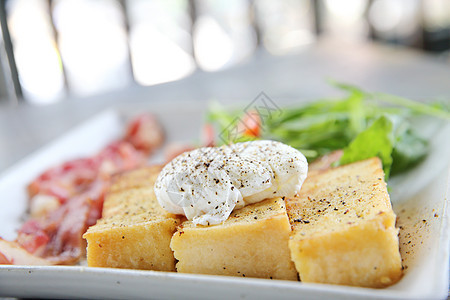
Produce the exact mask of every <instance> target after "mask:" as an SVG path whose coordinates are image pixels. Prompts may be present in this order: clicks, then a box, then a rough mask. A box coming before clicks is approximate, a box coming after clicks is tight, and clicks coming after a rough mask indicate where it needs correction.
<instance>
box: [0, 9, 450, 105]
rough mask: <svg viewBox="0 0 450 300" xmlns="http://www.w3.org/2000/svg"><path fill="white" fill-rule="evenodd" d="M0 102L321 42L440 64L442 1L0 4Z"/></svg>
mask: <svg viewBox="0 0 450 300" xmlns="http://www.w3.org/2000/svg"><path fill="white" fill-rule="evenodd" d="M0 3H1V5H0V20H1V27H2V31H1V39H0V69H1V72H0V103H21V102H24V103H28V104H31V105H45V104H50V103H55V102H60V101H64V99H67V98H68V97H71V98H74V97H75V98H77V97H79V98H83V97H87V96H92V95H97V94H101V93H105V92H111V91H115V90H119V89H125V88H129V87H131V86H136V85H137V86H151V85H157V84H161V83H166V82H172V81H177V80H180V79H182V78H184V77H187V76H189V75H191V74H193V73H194V72H217V71H220V70H224V69H227V68H230V67H233V66H236V65H239V64H243V63H245V62H246V61H248V60H249V59H251V58H252V56H255V55H257V53H258V52H261V51H264V52H268V53H270V54H271V55H275V56H278V55H289V54H292V53H296V52H298V51H301V49H302V48H303V47H305V46H306V45H309V44H311V43H315V42H316V41H317V40H320V39H322V38H324V37H326V38H333V39H334V38H336V39H340V40H349V41H358V42H365V41H375V42H377V43H386V44H393V45H401V46H405V47H412V48H415V49H419V51H424V52H430V53H435V54H437V55H438V56H440V57H441V58H442V59H443V60H445V61H447V62H449V61H450V52H449V51H450V1H448V0H286V1H272V0H0Z"/></svg>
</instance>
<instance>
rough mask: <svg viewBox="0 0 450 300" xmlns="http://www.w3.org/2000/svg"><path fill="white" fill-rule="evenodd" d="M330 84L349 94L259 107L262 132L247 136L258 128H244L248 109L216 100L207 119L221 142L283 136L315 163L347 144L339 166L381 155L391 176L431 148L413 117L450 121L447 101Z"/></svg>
mask: <svg viewBox="0 0 450 300" xmlns="http://www.w3.org/2000/svg"><path fill="white" fill-rule="evenodd" d="M331 84H332V85H334V86H336V87H337V88H338V89H340V90H342V91H343V92H344V93H345V96H344V97H341V98H337V99H319V100H316V101H313V102H310V103H307V104H301V105H294V106H291V107H284V108H282V109H281V113H277V114H274V113H270V112H269V113H267V114H264V113H263V112H260V118H261V119H260V120H259V121H260V123H259V126H260V127H259V128H258V130H256V131H257V132H258V135H248V132H255V130H254V129H253V130H250V131H246V130H240V129H242V128H244V129H245V125H246V119H249V118H248V111H242V109H240V110H239V109H238V110H228V109H226V108H225V107H223V106H221V105H219V104H218V103H214V104H213V105H212V106H211V108H210V110H209V113H208V115H207V121H208V122H210V123H212V124H213V125H215V128H216V131H217V132H218V133H219V134H218V135H217V139H216V144H218V145H220V144H224V143H231V142H238V141H247V140H252V139H272V140H278V141H280V142H283V143H285V144H288V145H291V146H292V147H294V148H297V149H299V150H300V151H301V152H302V153H303V154H304V155H305V156H306V158H307V159H308V161H310V162H311V161H313V160H315V159H316V158H318V157H320V156H322V155H325V154H328V153H330V152H332V151H334V150H340V149H343V156H342V157H341V159H340V161H338V162H337V164H338V165H339V164H347V163H351V162H355V161H358V160H362V159H365V158H369V157H372V156H378V157H380V159H381V160H382V162H383V168H384V171H385V174H386V177H388V176H389V174H392V175H395V174H398V173H401V172H403V171H406V170H408V169H409V168H411V167H413V166H415V165H416V164H418V163H419V162H420V161H421V160H422V159H423V158H424V157H425V156H426V155H427V153H428V150H429V147H428V142H427V140H426V139H424V138H423V137H421V136H420V135H419V134H418V133H417V132H416V130H415V128H414V126H412V121H413V120H414V118H416V117H417V116H421V115H427V116H431V117H433V118H434V119H442V120H444V121H445V122H448V121H449V120H450V112H449V110H448V108H449V107H450V105H448V103H447V105H445V104H444V105H442V104H439V103H433V104H426V103H421V102H416V101H413V100H409V99H406V98H402V97H398V96H394V95H389V94H384V93H369V92H366V91H363V90H362V89H360V88H358V87H356V86H353V85H349V84H344V83H339V82H334V81H333V82H331ZM256 109H257V110H258V108H256ZM252 124H253V125H254V122H253V123H252Z"/></svg>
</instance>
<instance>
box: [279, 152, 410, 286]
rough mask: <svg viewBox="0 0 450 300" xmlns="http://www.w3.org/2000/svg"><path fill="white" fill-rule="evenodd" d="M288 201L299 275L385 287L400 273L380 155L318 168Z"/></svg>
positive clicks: (291, 245)
mask: <svg viewBox="0 0 450 300" xmlns="http://www.w3.org/2000/svg"><path fill="white" fill-rule="evenodd" d="M286 205H287V212H288V215H289V219H290V223H291V225H292V228H293V234H292V237H291V239H290V241H289V248H290V250H291V255H292V259H293V261H294V262H295V266H296V268H297V271H298V272H299V276H300V280H302V281H304V282H320V283H331V284H343V285H354V286H364V287H385V286H388V285H391V284H393V283H395V282H397V281H398V280H399V279H400V278H401V276H402V266H401V258H400V253H399V245H398V235H397V234H398V230H397V229H396V228H395V219H396V216H395V214H394V211H393V210H392V208H391V203H390V200H389V195H388V192H387V188H386V183H385V181H384V173H383V170H382V166H381V162H380V160H379V159H378V158H372V159H368V160H365V161H360V162H356V163H353V164H349V165H345V166H341V167H337V168H334V169H330V170H326V171H318V172H317V171H315V172H314V174H312V175H311V176H310V177H308V178H307V179H306V181H305V182H304V184H303V187H302V189H301V191H300V193H299V195H298V196H297V197H295V198H290V199H286Z"/></svg>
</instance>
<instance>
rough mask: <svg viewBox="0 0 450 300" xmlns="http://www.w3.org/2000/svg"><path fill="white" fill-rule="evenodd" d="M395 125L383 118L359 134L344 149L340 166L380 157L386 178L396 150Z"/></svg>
mask: <svg viewBox="0 0 450 300" xmlns="http://www.w3.org/2000/svg"><path fill="white" fill-rule="evenodd" d="M392 128H393V123H392V121H391V120H389V118H387V117H386V116H381V117H380V118H378V119H377V120H375V122H373V124H372V125H370V126H369V127H367V129H366V130H364V131H362V132H361V133H359V134H358V135H357V136H356V137H355V138H354V139H353V141H351V142H350V144H349V145H348V146H347V147H345V148H344V153H343V155H342V157H341V159H340V161H339V164H341V165H345V164H349V163H352V162H355V161H359V160H364V159H368V158H371V157H374V156H378V157H379V158H380V159H381V161H382V162H383V169H384V174H385V176H386V178H388V177H389V173H390V170H391V165H392V156H391V155H392V151H393V149H394V136H393V131H392Z"/></svg>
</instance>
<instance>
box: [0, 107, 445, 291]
mask: <svg viewBox="0 0 450 300" xmlns="http://www.w3.org/2000/svg"><path fill="white" fill-rule="evenodd" d="M176 106H177V107H179V108H182V107H184V109H183V110H178V111H177V112H174V110H173V107H174V104H173V103H172V104H170V105H164V104H159V105H157V106H153V107H152V110H153V111H154V112H155V113H156V114H157V115H159V116H160V117H161V120H163V124H164V126H165V128H166V130H167V135H168V139H169V140H172V141H179V140H184V141H192V140H193V139H195V138H196V137H197V136H198V132H199V131H200V125H201V122H202V114H203V110H204V105H201V104H200V105H199V104H197V105H195V104H189V105H186V104H184V105H181V104H180V106H179V105H176ZM142 107H145V105H141V107H140V106H139V105H134V106H132V107H131V108H130V107H123V108H117V109H111V110H108V111H105V112H103V113H101V114H99V115H98V116H96V117H94V118H92V119H91V120H89V121H87V122H85V123H83V124H81V125H80V126H78V127H77V128H75V129H74V130H72V131H71V132H68V133H67V134H66V135H64V136H63V137H61V138H59V139H57V140H56V141H54V142H53V143H51V144H50V145H47V146H46V147H44V148H42V149H41V150H40V151H38V152H36V153H34V154H33V155H31V156H29V157H28V158H26V159H24V160H22V161H21V162H19V163H18V164H16V165H15V166H14V167H13V168H11V169H9V170H8V171H6V172H4V173H3V174H2V175H1V176H0V195H2V197H0V207H1V209H0V236H2V237H4V238H6V239H13V238H14V237H15V230H16V229H17V228H18V227H19V226H20V223H21V218H22V217H23V214H24V212H25V210H26V201H27V199H26V191H25V187H26V185H27V183H29V182H30V180H31V179H33V178H34V177H35V176H37V175H38V174H39V173H40V172H42V171H43V170H45V169H46V168H47V167H49V166H52V165H54V164H57V163H59V162H61V161H64V160H67V159H70V158H75V157H81V156H86V155H90V154H94V153H96V151H98V150H99V149H101V148H102V147H103V146H104V145H106V144H107V143H108V142H109V141H111V140H113V139H115V138H118V137H120V135H121V133H122V130H123V126H124V124H123V121H122V118H123V116H126V115H128V116H129V115H132V114H134V113H137V112H139V111H141V110H142ZM163 117H164V118H163ZM166 120H167V121H166ZM429 134H431V135H432V137H431V139H432V152H431V154H430V155H429V156H428V158H427V159H426V160H425V161H424V162H423V163H421V164H420V165H419V166H418V167H416V168H415V169H414V170H412V171H411V172H409V173H407V174H405V175H402V176H400V177H396V178H393V180H391V181H390V182H389V185H390V187H391V191H390V192H391V199H392V202H393V206H394V210H395V212H396V213H397V216H398V223H397V225H398V226H401V231H400V249H401V253H402V258H403V264H404V267H405V272H404V277H403V278H402V279H401V281H400V282H398V283H397V284H395V285H393V286H391V287H389V288H386V289H369V288H356V287H346V286H335V285H325V284H307V283H301V282H290V281H281V280H265V279H254V278H234V277H223V276H209V275H208V276H207V275H191V274H181V273H168V272H155V271H136V270H120V269H108V268H104V269H102V268H90V267H84V266H45V267H32V266H8V265H3V266H0V296H9V297H46V298H49V297H54V298H108V299H113V298H147V299H148V298H157V299H173V298H184V299H191V298H192V299H210V298H212V297H214V298H217V299H222V298H223V299H225V298H246V299H252V298H253V299H256V298H257V299H269V298H271V299H272V298H292V299H303V298H305V299H323V298H333V299H370V298H377V299H405V298H407V299H421V298H426V299H432V298H435V299H439V298H445V297H446V296H447V291H448V283H449V281H448V275H449V274H448V262H449V230H448V217H447V216H448V209H447V198H448V195H449V159H450V157H449V155H448V150H449V149H450V147H449V144H450V140H449V139H448V137H449V136H450V125H449V124H447V125H446V126H444V127H443V128H441V129H440V130H438V131H435V130H430V132H429ZM157 157H158V156H157Z"/></svg>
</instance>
